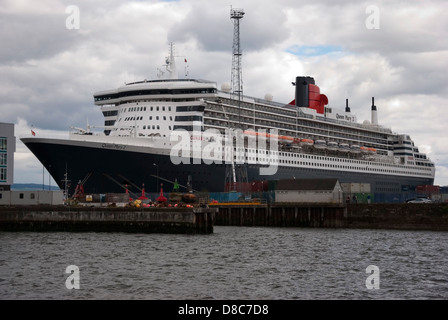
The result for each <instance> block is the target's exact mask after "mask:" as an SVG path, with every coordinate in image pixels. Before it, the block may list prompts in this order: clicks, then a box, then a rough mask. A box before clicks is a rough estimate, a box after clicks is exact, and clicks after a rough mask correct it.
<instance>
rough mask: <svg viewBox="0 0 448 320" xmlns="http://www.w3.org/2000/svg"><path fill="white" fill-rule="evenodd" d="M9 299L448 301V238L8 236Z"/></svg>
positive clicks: (300, 232) (2, 271)
mask: <svg viewBox="0 0 448 320" xmlns="http://www.w3.org/2000/svg"><path fill="white" fill-rule="evenodd" d="M73 265H74V266H77V267H78V275H79V277H78V278H77V280H79V281H78V282H77V283H79V289H71V290H70V289H68V288H67V285H66V280H67V278H69V277H72V276H73V275H74V274H72V273H66V268H67V267H68V266H73ZM371 265H373V266H376V267H377V269H376V271H373V273H372V271H369V272H367V271H366V268H367V267H369V266H371ZM368 278H369V280H368ZM77 280H76V281H77ZM67 282H68V281H67ZM70 283H71V284H75V280H73V281H72V278H71V280H70ZM375 286H377V287H379V288H378V289H375ZM368 287H370V289H369V288H368ZM372 287H373V288H372ZM0 299H2V300H16V299H27V300H34V299H45V300H50V299H51V300H53V299H95V300H97V299H101V300H108V299H126V300H128V299H151V300H154V299H157V300H180V299H182V300H184V299H188V300H204V299H207V300H208V299H213V300H215V299H226V300H227V299H231V300H245V299H250V300H254V299H257V300H292V299H300V300H309V299H312V300H324V299H325V300H327V299H331V300H352V299H356V300H361V299H362V300H364V299H381V300H384V299H386V300H391V299H399V300H416V299H419V300H420V299H448V232H431V231H396V230H361V229H312V228H268V227H266V228H264V227H260V228H258V227H223V226H215V228H214V233H213V234H210V235H176V234H174V235H172V234H128V233H93V232H92V233H66V232H40V233H39V232H0Z"/></svg>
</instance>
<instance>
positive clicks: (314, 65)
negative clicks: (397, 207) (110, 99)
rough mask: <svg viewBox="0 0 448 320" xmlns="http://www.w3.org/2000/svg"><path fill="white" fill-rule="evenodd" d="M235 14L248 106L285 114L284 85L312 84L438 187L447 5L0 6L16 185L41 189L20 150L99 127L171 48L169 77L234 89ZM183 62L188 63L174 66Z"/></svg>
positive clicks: (106, 0)
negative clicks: (423, 168)
mask: <svg viewBox="0 0 448 320" xmlns="http://www.w3.org/2000/svg"><path fill="white" fill-rule="evenodd" d="M231 7H232V8H241V9H243V10H244V12H245V15H244V17H243V19H242V20H241V21H240V34H241V48H242V52H243V56H242V70H243V71H242V74H243V86H244V89H243V90H244V94H246V95H249V96H253V97H261V98H262V97H264V96H265V95H266V94H271V95H272V96H273V99H274V101H277V102H282V103H285V104H286V103H289V102H290V101H291V100H293V99H294V87H293V86H292V85H291V82H293V81H295V78H296V77H297V76H312V77H313V78H314V79H315V81H316V84H317V85H318V86H319V87H320V89H321V93H324V94H325V95H326V96H327V97H328V99H329V105H328V106H329V107H332V108H335V109H338V108H339V109H343V108H344V107H345V100H346V99H348V100H349V105H350V108H351V111H352V113H353V114H355V115H356V116H357V119H358V122H363V121H364V120H370V106H371V99H372V97H375V105H376V106H377V108H378V122H379V124H380V125H383V126H384V127H387V128H391V129H392V131H394V132H397V133H401V134H409V135H410V136H411V138H412V139H413V141H414V143H415V145H416V146H417V147H419V149H420V151H424V152H426V153H427V155H428V156H429V157H430V158H431V160H432V161H434V163H435V165H436V176H435V184H436V185H442V186H445V185H448V139H447V131H448V130H447V129H446V126H447V125H448V121H447V120H448V114H447V112H446V111H445V110H446V108H447V107H448V19H446V16H445V14H446V12H448V1H446V0H440V1H438V0H432V1H431V0H419V1H401V0H400V1H395V0H385V1H373V0H372V1H359V0H342V1H332V0H314V1H302V0H276V1H267V0H256V1H255V0H240V1H235V2H233V3H232V2H231V1H228V0H225V1H222V0H213V1H210V0H178V1H156V0H150V1H121V0H98V1H87V0H86V1H75V0H67V1H64V0H39V1H32V0H0V43H1V46H0V122H7V123H14V124H15V136H16V137H17V142H16V152H15V162H14V183H42V182H45V183H48V181H50V183H51V184H52V185H55V182H54V181H53V180H52V179H51V178H50V177H48V173H47V172H46V171H44V170H43V167H42V165H41V164H40V162H39V161H38V160H37V158H36V157H35V156H34V155H33V154H32V153H31V152H30V151H29V150H28V149H27V147H26V146H25V145H24V144H23V143H22V142H21V141H20V139H19V138H21V137H28V136H30V134H31V129H32V130H33V131H34V132H36V136H42V137H58V138H68V132H69V130H70V127H71V126H75V127H82V128H85V127H86V123H87V121H88V122H89V124H90V125H97V126H101V125H103V124H104V121H103V116H102V113H101V110H100V109H99V107H96V106H95V105H94V101H93V94H94V93H95V92H97V91H102V90H109V89H115V88H118V87H120V86H122V85H124V84H125V83H126V82H132V81H138V80H143V79H157V74H158V69H159V68H162V65H163V64H164V61H165V58H166V56H167V55H168V50H169V43H170V42H173V43H174V44H175V53H176V55H177V56H178V57H179V58H177V59H181V60H182V61H181V63H179V62H178V68H179V70H180V72H179V76H180V77H185V74H184V73H185V67H187V66H188V72H189V77H190V78H199V79H206V80H211V81H214V82H216V83H217V85H218V87H219V88H220V87H221V85H222V84H223V83H229V82H230V78H231V64H232V42H233V24H232V20H231V19H230V10H231ZM184 59H187V61H188V63H187V64H185V63H182V62H183V61H184Z"/></svg>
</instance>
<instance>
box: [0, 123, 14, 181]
mask: <svg viewBox="0 0 448 320" xmlns="http://www.w3.org/2000/svg"><path fill="white" fill-rule="evenodd" d="M15 151H16V137H15V136H14V124H13V123H3V122H0V190H11V185H12V184H13V181H14V152H15Z"/></svg>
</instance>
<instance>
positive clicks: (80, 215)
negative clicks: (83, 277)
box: [0, 206, 216, 234]
mask: <svg viewBox="0 0 448 320" xmlns="http://www.w3.org/2000/svg"><path fill="white" fill-rule="evenodd" d="M215 211H216V209H207V208H145V209H144V210H142V209H136V208H100V209H98V208H87V207H82V208H70V207H66V206H56V207H50V206H48V207H46V206H45V207H40V206H33V207H0V231H66V232H139V233H180V234H210V233H213V220H214V214H215Z"/></svg>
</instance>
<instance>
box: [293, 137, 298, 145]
mask: <svg viewBox="0 0 448 320" xmlns="http://www.w3.org/2000/svg"><path fill="white" fill-rule="evenodd" d="M292 143H294V144H300V138H294V139H293V141H292Z"/></svg>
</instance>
